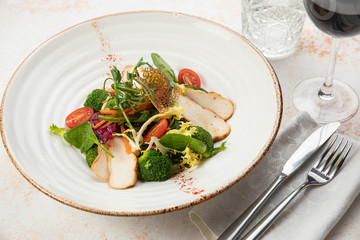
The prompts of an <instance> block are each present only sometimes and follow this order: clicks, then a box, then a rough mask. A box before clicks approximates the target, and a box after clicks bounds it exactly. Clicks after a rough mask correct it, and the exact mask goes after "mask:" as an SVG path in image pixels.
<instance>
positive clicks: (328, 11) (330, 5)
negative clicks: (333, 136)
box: [293, 0, 360, 123]
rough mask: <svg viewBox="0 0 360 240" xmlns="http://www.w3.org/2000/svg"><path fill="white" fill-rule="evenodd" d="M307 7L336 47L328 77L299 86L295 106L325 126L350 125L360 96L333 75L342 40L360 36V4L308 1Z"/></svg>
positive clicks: (342, 0)
mask: <svg viewBox="0 0 360 240" xmlns="http://www.w3.org/2000/svg"><path fill="white" fill-rule="evenodd" d="M304 6H305V9H306V11H307V13H308V15H309V17H310V19H311V20H312V21H313V23H314V24H315V25H316V27H317V28H319V29H320V30H321V31H323V32H325V33H326V34H328V35H330V36H331V37H332V46H331V53H330V61H329V65H328V68H327V72H326V75H325V77H324V78H313V79H308V80H305V81H303V82H301V83H300V84H299V85H297V86H296V88H295V89H294V92H293V103H294V106H295V108H296V109H297V110H298V111H306V112H308V113H309V114H310V115H311V116H312V117H313V118H314V119H315V120H317V121H318V122H321V123H327V122H334V121H340V122H343V121H346V120H348V119H349V118H351V117H352V116H354V114H355V113H356V112H357V109H358V106H359V100H358V96H357V94H356V93H355V91H354V90H353V89H352V88H351V87H350V86H349V85H347V84H345V83H344V82H341V81H339V80H334V78H333V75H334V69H335V63H336V58H337V54H338V50H339V48H340V42H341V38H343V37H350V36H354V35H356V34H358V33H360V1H359V0H304Z"/></svg>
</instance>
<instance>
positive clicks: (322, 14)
mask: <svg viewBox="0 0 360 240" xmlns="http://www.w3.org/2000/svg"><path fill="white" fill-rule="evenodd" d="M304 5H305V9H306V11H307V13H308V15H309V17H310V18H311V20H312V21H313V22H314V24H315V25H316V27H318V28H319V29H320V30H321V31H323V32H325V33H327V34H329V35H331V36H335V37H350V36H354V35H356V34H358V33H360V1H359V0H304Z"/></svg>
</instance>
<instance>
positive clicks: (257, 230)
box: [242, 183, 309, 240]
mask: <svg viewBox="0 0 360 240" xmlns="http://www.w3.org/2000/svg"><path fill="white" fill-rule="evenodd" d="M307 186H309V185H308V184H307V183H303V184H302V185H301V186H300V187H298V188H297V189H295V190H294V191H293V192H292V193H291V194H290V195H289V196H287V197H286V198H285V199H284V200H283V201H281V202H280V203H279V204H278V205H277V206H276V207H275V208H274V209H273V210H271V211H270V212H269V213H268V214H267V215H266V216H265V217H264V218H262V219H261V220H260V222H259V223H257V224H256V225H255V227H253V228H252V229H251V230H250V231H249V232H248V233H247V234H246V235H245V237H244V238H242V240H256V239H259V238H260V237H261V236H262V235H263V234H264V233H265V232H266V230H267V229H268V228H269V227H270V226H271V225H272V224H273V223H274V221H275V220H276V218H277V217H278V216H279V215H280V213H281V212H282V211H283V210H284V209H285V207H286V206H287V205H288V204H289V203H290V202H291V200H293V199H294V198H295V197H296V195H297V194H298V193H299V192H301V191H302V190H303V189H305V187H307Z"/></svg>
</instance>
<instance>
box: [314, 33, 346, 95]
mask: <svg viewBox="0 0 360 240" xmlns="http://www.w3.org/2000/svg"><path fill="white" fill-rule="evenodd" d="M340 43H341V38H336V37H332V41H331V53H330V61H329V65H328V68H327V71H326V75H325V81H324V83H323V85H322V87H321V89H320V90H319V92H318V94H319V97H320V98H322V99H324V100H330V99H333V98H334V91H333V81H334V70H335V63H336V59H337V55H338V52H339V48H340Z"/></svg>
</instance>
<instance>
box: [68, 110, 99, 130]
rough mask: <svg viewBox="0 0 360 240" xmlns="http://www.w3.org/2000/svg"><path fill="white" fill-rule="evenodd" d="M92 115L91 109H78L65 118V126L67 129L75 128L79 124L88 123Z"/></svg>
mask: <svg viewBox="0 0 360 240" xmlns="http://www.w3.org/2000/svg"><path fill="white" fill-rule="evenodd" d="M93 114H94V109H92V108H91V107H82V108H78V109H76V110H75V111H73V112H72V113H70V114H69V115H68V116H67V117H66V118H65V124H66V126H67V127H68V128H73V127H76V126H77V125H79V124H82V123H84V122H87V121H90V119H91V116H92V115H93Z"/></svg>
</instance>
